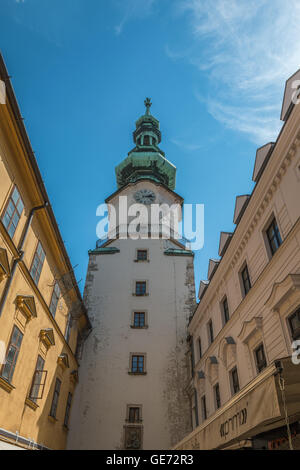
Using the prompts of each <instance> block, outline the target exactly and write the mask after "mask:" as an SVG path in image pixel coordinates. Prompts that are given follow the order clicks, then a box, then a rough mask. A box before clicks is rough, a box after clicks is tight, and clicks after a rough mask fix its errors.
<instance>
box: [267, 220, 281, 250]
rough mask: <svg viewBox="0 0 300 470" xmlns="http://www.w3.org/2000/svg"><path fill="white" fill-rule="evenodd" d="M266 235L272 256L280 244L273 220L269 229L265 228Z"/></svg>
mask: <svg viewBox="0 0 300 470" xmlns="http://www.w3.org/2000/svg"><path fill="white" fill-rule="evenodd" d="M266 235H267V238H268V242H269V247H270V250H271V254H272V256H273V255H274V254H275V253H276V251H277V250H278V248H279V247H280V245H281V243H282V239H281V236H280V232H279V228H278V225H277V222H276V219H275V218H274V219H273V220H272V222H271V223H270V225H269V227H268V228H267V230H266Z"/></svg>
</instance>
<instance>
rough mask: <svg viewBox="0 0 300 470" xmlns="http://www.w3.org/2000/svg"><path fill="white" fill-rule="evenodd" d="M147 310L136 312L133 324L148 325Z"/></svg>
mask: <svg viewBox="0 0 300 470" xmlns="http://www.w3.org/2000/svg"><path fill="white" fill-rule="evenodd" d="M145 316H146V314H145V312H134V320H133V326H134V327H135V328H144V327H145V326H146V321H145Z"/></svg>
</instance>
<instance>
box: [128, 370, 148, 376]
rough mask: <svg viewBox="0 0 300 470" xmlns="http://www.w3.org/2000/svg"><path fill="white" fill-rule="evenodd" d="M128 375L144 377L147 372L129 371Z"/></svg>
mask: <svg viewBox="0 0 300 470" xmlns="http://www.w3.org/2000/svg"><path fill="white" fill-rule="evenodd" d="M128 374H129V375H146V374H147V372H131V371H129V372H128Z"/></svg>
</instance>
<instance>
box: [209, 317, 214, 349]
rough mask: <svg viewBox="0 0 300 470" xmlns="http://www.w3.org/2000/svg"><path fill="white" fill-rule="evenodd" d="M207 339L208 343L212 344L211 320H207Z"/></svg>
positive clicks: (212, 329)
mask: <svg viewBox="0 0 300 470" xmlns="http://www.w3.org/2000/svg"><path fill="white" fill-rule="evenodd" d="M208 339H209V344H212V343H213V341H214V328H213V322H212V320H209V322H208Z"/></svg>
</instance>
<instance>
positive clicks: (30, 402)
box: [25, 397, 39, 411]
mask: <svg viewBox="0 0 300 470" xmlns="http://www.w3.org/2000/svg"><path fill="white" fill-rule="evenodd" d="M25 404H26V405H27V406H29V407H30V408H31V409H32V410H33V411H35V410H36V409H37V408H38V407H39V405H38V404H37V403H35V401H33V400H31V398H29V397H27V398H26V400H25Z"/></svg>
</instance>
